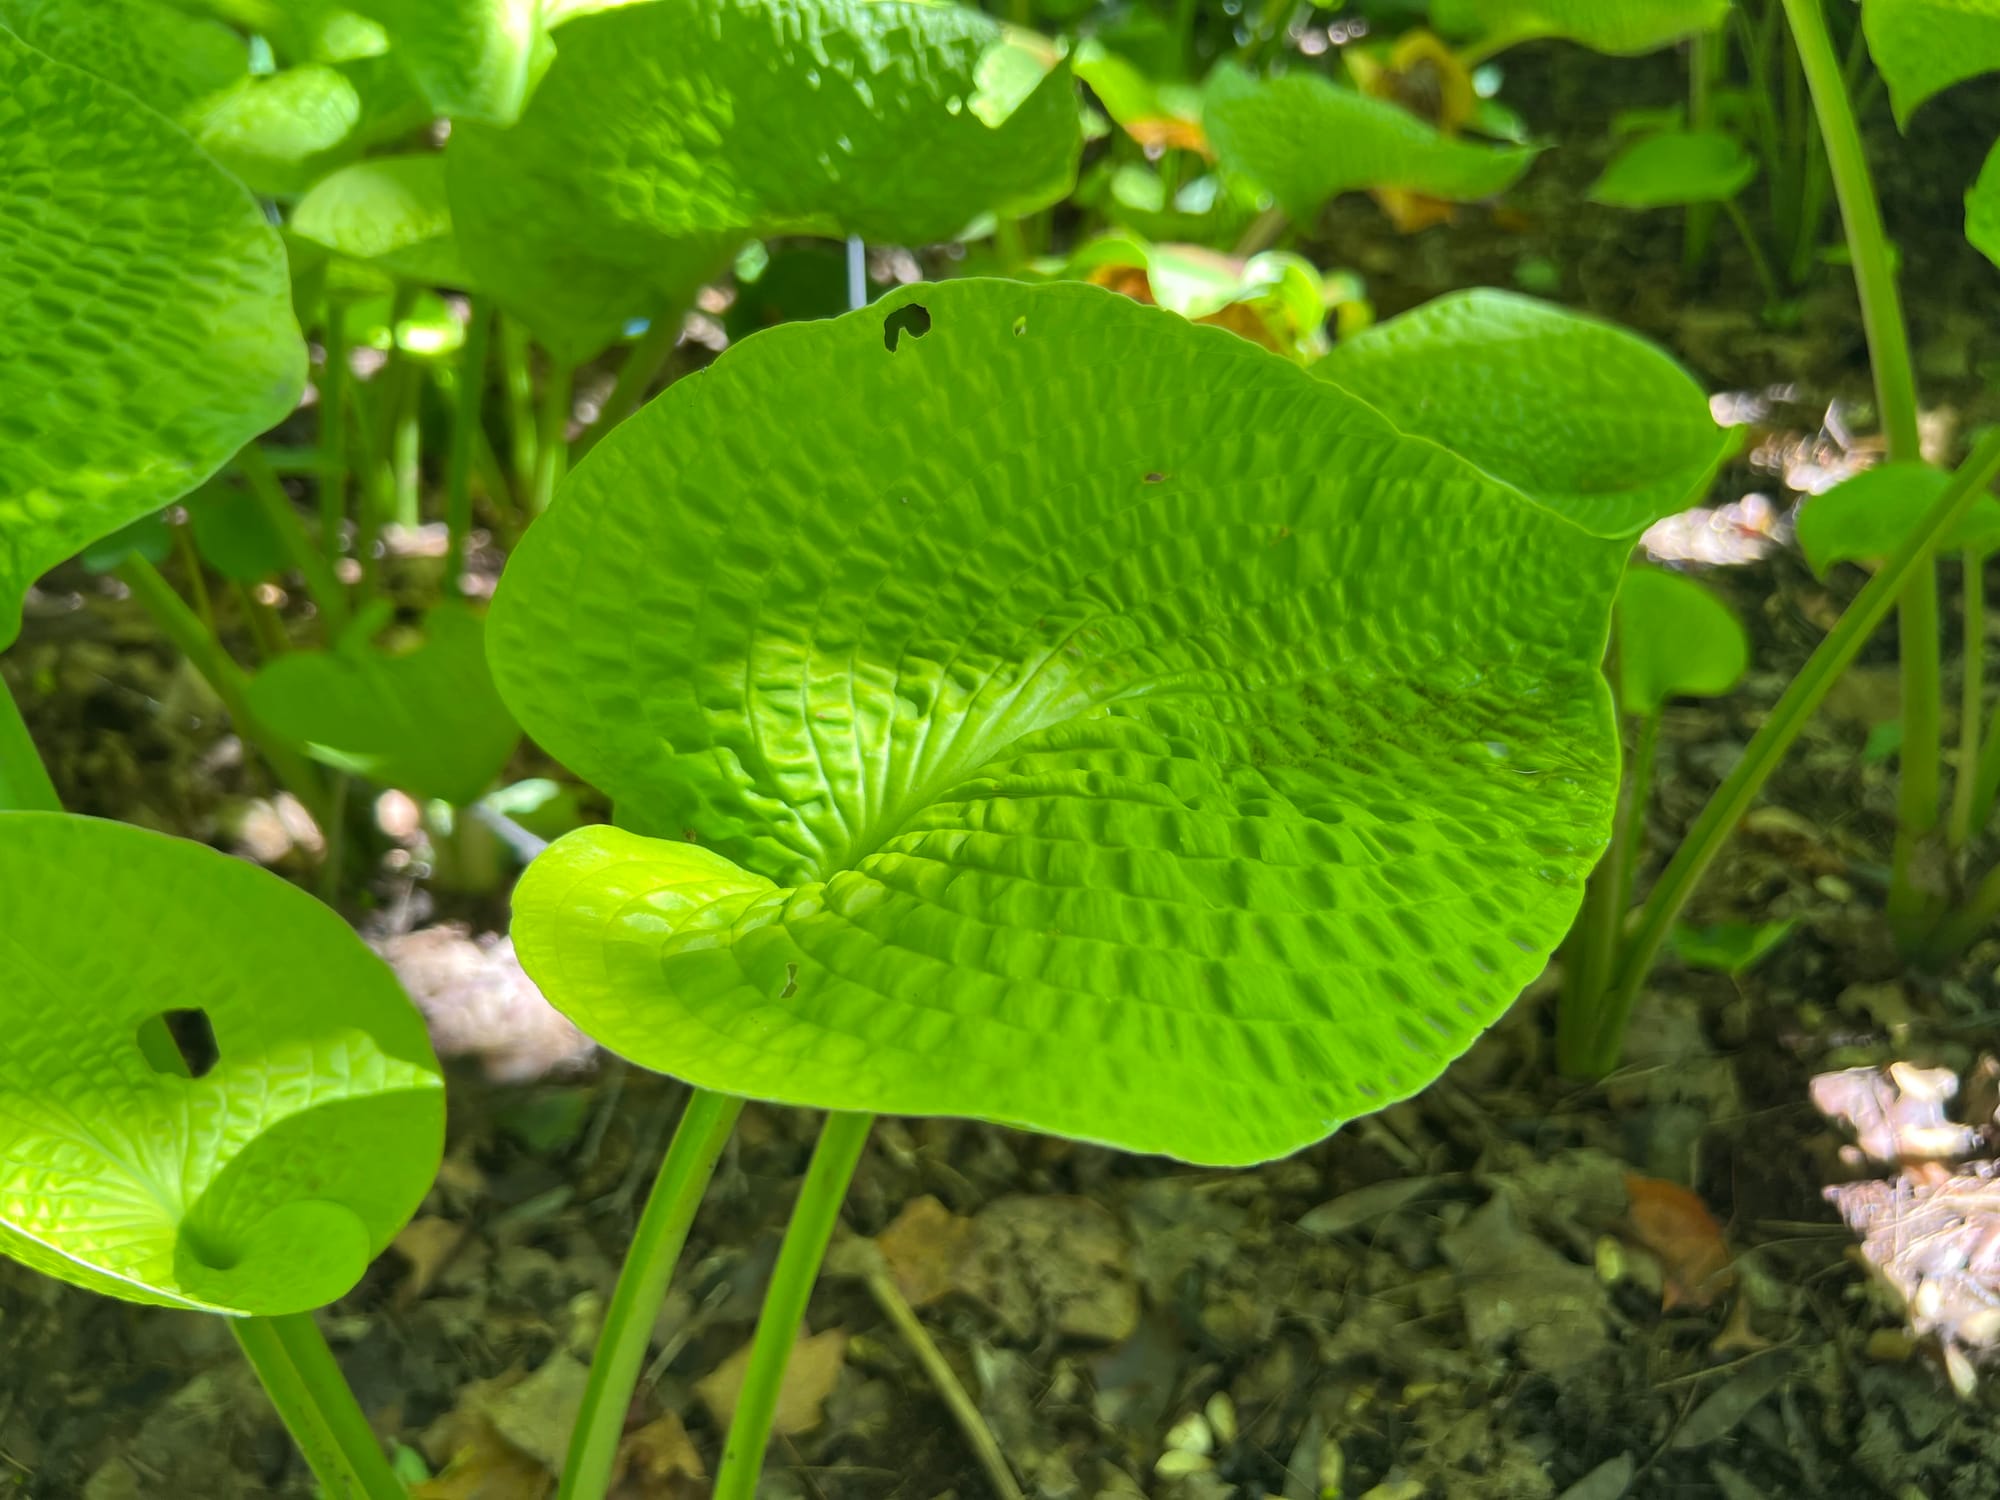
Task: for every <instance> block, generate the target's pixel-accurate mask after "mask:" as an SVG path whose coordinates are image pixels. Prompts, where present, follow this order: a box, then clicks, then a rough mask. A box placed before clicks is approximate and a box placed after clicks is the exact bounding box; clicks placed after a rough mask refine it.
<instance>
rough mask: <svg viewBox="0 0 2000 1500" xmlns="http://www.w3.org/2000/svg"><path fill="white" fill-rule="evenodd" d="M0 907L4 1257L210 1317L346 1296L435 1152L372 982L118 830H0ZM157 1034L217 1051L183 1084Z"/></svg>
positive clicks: (224, 881)
mask: <svg viewBox="0 0 2000 1500" xmlns="http://www.w3.org/2000/svg"><path fill="white" fill-rule="evenodd" d="M0 890H4V891H6V893H7V916H6V921H5V923H4V924H0V1254H5V1255H9V1256H11V1257H13V1258H14V1259H16V1260H19V1261H22V1262H24V1263H25V1264H27V1265H29V1266H31V1267H33V1268H34V1269H36V1270H38V1271H44V1272H46V1273H47V1274H49V1275H51V1276H55V1277H59V1278H61V1279H62V1280H64V1281H70V1282H74V1283H75V1284H77V1285H79V1286H83V1287H87V1288H89V1289H90V1290H92V1291H98V1292H103V1293H105V1294H106V1295H109V1296H113V1297H122V1298H124V1299H125V1300H127V1301H133V1302H151V1303H158V1304H161V1305H165V1306H170V1307H197V1308H206V1309H210V1310H212V1311H219V1312H230V1313H244V1314H259V1315H268V1314H282V1313H291V1312H302V1311H304V1310H306V1309H307V1308H312V1307H318V1306H320V1305H321V1304H323V1303H326V1302H330V1301H332V1300H333V1299H334V1298H336V1297H339V1296H341V1295H343V1294H345V1293H346V1292H347V1291H349V1290H350V1289H352V1287H353V1286H354V1284H355V1283H356V1282H357V1281H358V1280H359V1279H360V1277H361V1274H362V1272H363V1271H364V1270H365V1269H366V1268H367V1265H368V1262H369V1261H370V1260H371V1259H372V1258H373V1257H374V1256H375V1255H377V1254H379V1253H380V1252H381V1251H382V1250H383V1249H384V1248H386V1247H387V1245H388V1243H389V1241H390V1239H391V1238H392V1237H393V1236H394V1235H395V1233H396V1232H397V1231H398V1230H399V1229H401V1228H402V1226H403V1224H404V1223H405V1222H406V1221H407V1220H408V1218H409V1216H410V1214H411V1213H413V1212H414V1211H415V1209H416V1207H417V1204H418V1203H419V1202H420V1201H421V1200H422V1198H423V1195H424V1192H425V1190H426V1189H427V1188H428V1187H429V1186H430V1182H431V1178H432V1177H433V1176H434V1175H435V1173H436V1170H437V1165H438V1159H439V1153H440V1152H441V1150H442V1149H443V1141H444V1091H443V1089H444V1086H443V1080H442V1079H441V1078H440V1076H439V1073H438V1067H437V1061H436V1059H435V1058H434V1057H433V1056H432V1055H431V1048H430V1041H429V1039H428V1038H427V1037H426V1036H425V1033H424V1024H423V1021H422V1019H421V1018H420V1017H419V1016H418V1015H417V1012H416V1011H415V1009H414V1008H413V1007H412V1006H411V1005H410V1003H409V1001H408V1000H407V999H406V998H404V996H403V993H402V991H401V990H400V989H399V988H398V987H397V984H396V981H395V978H394V976H392V975H391V974H390V972H389V970H388V968H387V967H386V966H385V965H384V964H383V963H382V962H381V960H380V959H378V958H376V957H375V955H374V954H372V953H371V952H369V951H368V949H367V947H366V946H365V945H364V944H363V943H362V942H361V940H360V939H359V938H358V937H356V936H355V935H354V933H353V932H352V931H351V930H349V929H348V927H347V926H346V924H345V923H344V922H342V921H341V919H340V918H339V917H338V916H336V915H335V914H334V913H333V912H332V911H330V910H328V909H327V908H326V907H324V906H322V905H320V904H319V903H318V902H317V901H314V900H313V899H312V898H311V897H310V896H308V895H307V894H306V893H305V892H303V891H300V890H298V889H296V888H295V887H293V886H290V885H287V884H286V883H285V882H284V881H282V880H279V879H278V878H277V877H276V876H274V875H271V874H269V873H268V872H266V871H264V870H260V869H258V868H257V867H256V866H254V865H251V864H248V863H245V862H244V861H241V860H237V859H232V858H229V857H228V856H226V855H223V854H219V853H217V852H215V851H214V850H211V849H206V848H203V847H202V846H200V845H198V844H192V843H189V842H187V841H186V840H183V839H173V838H168V837H166V836H164V835H162V834H157V833H152V832H149V831H147V830H145V829H140V828H133V827H131V826H129V825H126V824H122V823H106V822H100V821H98V820H97V819H94V818H79V817H72V816H68V815H65V814H61V813H22V812H8V813H0ZM172 1011H181V1012H190V1011H199V1012H201V1013H202V1014H203V1015H205V1016H206V1017H207V1021H208V1024H209V1026H210V1027H211V1028H212V1031H213V1037H214V1043H215V1056H214V1059H213V1067H212V1068H209V1069H208V1070H206V1071H204V1072H202V1073H201V1076H198V1077H194V1076H188V1072H187V1070H186V1069H182V1070H181V1071H178V1072H176V1071H174V1070H172V1069H165V1068H163V1067H162V1066H161V1062H160V1059H159V1058H158V1056H157V1055H156V1054H155V1055H149V1053H148V1051H147V1050H146V1045H145V1042H144V1035H145V1032H144V1028H145V1027H146V1026H147V1025H148V1023H157V1019H158V1018H159V1017H161V1016H162V1015H163V1014H165V1013H167V1012H172ZM158 1034H159V1036H160V1037H161V1038H162V1039H163V1040H164V1038H165V1037H166V1035H167V1033H166V1032H165V1030H164V1028H162V1029H161V1030H160V1032H159V1033H158Z"/></svg>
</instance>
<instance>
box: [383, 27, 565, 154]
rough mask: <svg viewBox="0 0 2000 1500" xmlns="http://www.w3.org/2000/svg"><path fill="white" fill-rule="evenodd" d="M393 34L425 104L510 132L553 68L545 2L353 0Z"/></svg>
mask: <svg viewBox="0 0 2000 1500" xmlns="http://www.w3.org/2000/svg"><path fill="white" fill-rule="evenodd" d="M350 3H351V4H352V5H353V6H354V8H355V9H356V10H358V11H360V12H361V13H362V14H363V15H366V16H369V17H371V18H373V19H374V20H376V21H377V22H379V23H380V24H381V25H382V27H383V28H384V29H385V30H386V31H387V32H388V34H389V40H390V43H391V46H392V49H393V53H394V56H395V57H396V60H397V61H398V62H400V63H401V64H402V65H403V68H404V71H405V72H407V73H408V74H409V75H410V78H411V79H412V81H413V82H414V83H415V84H416V86H417V89H418V91H419V92H420V93H421V94H422V95H423V97H424V99H425V101H426V102H427V103H428V104H429V105H430V107H431V108H432V109H433V110H434V111H435V112H436V113H438V114H440V115H444V116H447V117H449V118H451V119H453V120H476V121H480V122H482V123H484V124H488V125H511V124H513V123H514V121H515V120H517V119H519V118H520V115H521V107H522V105H523V104H524V103H526V101H527V98H528V91H529V90H530V89H532V88H533V87H534V83H535V79H536V77H537V76H538V75H539V74H540V72H541V70H542V69H543V68H545V67H546V66H547V65H548V61H549V56H550V47H549V39H548V35H547V33H546V32H545V31H544V30H543V23H542V16H541V10H542V4H541V0H350Z"/></svg>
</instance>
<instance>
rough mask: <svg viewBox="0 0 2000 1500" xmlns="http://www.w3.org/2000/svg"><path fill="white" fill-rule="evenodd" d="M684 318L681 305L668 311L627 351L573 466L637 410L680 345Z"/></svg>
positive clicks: (579, 439) (579, 445) (581, 435)
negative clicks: (668, 357)
mask: <svg viewBox="0 0 2000 1500" xmlns="http://www.w3.org/2000/svg"><path fill="white" fill-rule="evenodd" d="M683 317H684V312H683V310H682V308H680V307H679V306H675V307H670V308H668V309H667V310H666V311H665V312H663V313H661V314H660V316H658V317H657V318H655V319H653V321H652V322H651V323H650V324H649V325H647V328H646V331H645V332H644V333H642V334H641V335H639V338H638V340H637V341H636V342H635V343H634V344H633V345H632V347H631V348H630V349H628V350H626V351H625V362H624V363H623V364H621V365H619V367H618V380H617V383H616V384H614V385H613V386H612V387H611V394H610V395H609V396H606V397H605V398H604V407H603V409H602V410H601V411H599V412H598V414H597V420H596V421H595V422H592V423H591V424H590V425H589V426H588V427H586V428H585V429H584V430H583V431H582V432H581V433H579V434H578V435H577V439H576V445H575V451H574V452H572V453H571V455H570V462H571V463H574V462H576V461H577V460H578V459H580V458H582V457H583V455H584V454H586V453H588V452H589V451H590V450H591V449H592V448H595V447H596V446H597V445H598V443H599V442H600V441H601V440H602V439H603V437H604V436H605V434H606V433H608V432H610V431H611V429H612V428H614V427H616V426H617V425H618V424H619V423H620V422H622V421H624V420H625V419H626V418H627V417H629V416H630V415H631V414H632V412H633V411H634V410H635V409H636V408H637V407H638V405H639V400H640V398H641V397H643V396H644V395H645V394H646V387H647V386H649V385H651V384H652V383H653V377H654V376H656V375H658V374H659V373H660V367H661V366H662V365H664V364H665V363H666V362H667V356H668V355H670V354H672V353H673V352H674V345H675V344H677V343H679V342H680V338H681V322H682V320H683Z"/></svg>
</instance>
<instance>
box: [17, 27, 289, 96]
mask: <svg viewBox="0 0 2000 1500" xmlns="http://www.w3.org/2000/svg"><path fill="white" fill-rule="evenodd" d="M0 27H5V28H7V29H8V30H10V31H12V32H13V33H14V34H15V35H16V36H18V37H19V38H20V39H21V40H22V41H24V42H26V43H27V44H28V45H29V46H31V47H34V48H36V49H37V50H38V51H42V52H46V53H47V54H48V55H49V56H51V57H53V58H56V59H57V60H58V61H61V62H66V63H68V64H70V65H71V66H72V67H78V68H82V69H83V70H84V71H85V72H88V73H95V74H96V75H97V76H98V77H100V78H102V79H105V80H106V81H107V82H110V83H115V84H117V85H118V87H120V88H122V89H124V90H125V91H126V92H127V93H129V94H131V95H133V96H134V97H136V98H138V99H141V100H143V101H144V102H145V103H147V104H149V105H151V106H152V107H153V108H154V109H157V110H159V111H160V112H161V113H162V114H166V115H178V114H179V113H180V112H181V111H182V110H184V109H186V108H187V107H188V106H189V105H191V104H193V103H194V102H195V101H196V100H198V99H203V98H206V97H208V96H209V95H211V94H214V93H216V92H218V91H219V90H222V89H226V88H229V87H230V86H231V85H233V84H234V83H236V82H237V80H239V79H241V78H242V77H243V76H244V75H245V74H246V72H247V71H248V70H249V66H250V54H249V50H248V49H247V48H246V47H245V46H244V43H243V39H242V38H241V37H239V36H237V35H236V34H235V33H234V32H232V31H231V30H230V29H229V28H228V27H227V26H222V25H219V24H218V23H216V22H214V21H209V20H202V19H200V18H198V17H195V16H190V15H189V14H187V12H185V11H183V10H177V9H176V8H175V7H174V6H172V5H170V4H168V3H167V0H0Z"/></svg>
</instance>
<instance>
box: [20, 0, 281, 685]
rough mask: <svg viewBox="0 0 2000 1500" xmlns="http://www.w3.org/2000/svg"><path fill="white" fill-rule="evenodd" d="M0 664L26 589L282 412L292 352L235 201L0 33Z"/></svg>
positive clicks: (126, 105) (140, 109) (256, 240)
mask: <svg viewBox="0 0 2000 1500" xmlns="http://www.w3.org/2000/svg"><path fill="white" fill-rule="evenodd" d="M0 225H4V226H5V228H4V230H0V647H4V646H6V645H7V644H9V643H10V642H11V641H12V640H13V639H14V636H15V635H16V633H17V632H18V631H19V629H20V607H21V599H22V597H23V596H24V595H25V594H26V592H27V589H28V585H29V584H31V583H33V582H34V581H35V579H36V578H37V577H38V576H39V575H40V574H42V573H43V572H45V571H47V570H48V569H49V568H51V567H53V566H54V565H55V564H57V563H59V562H61V561H62V560H63V559H64V558H65V557H68V556H70V555H72V554H73V553H75V552H77V551H78V550H79V549H81V548H82V547H84V546H85V545H86V544H88V543H90V542H92V541H95V540H96V539H97V538H99V537H102V536H108V535H109V534H110V533H112V532H114V531H116V530H117V529H118V528H119V527H121V526H123V525H125V524H127V523H128V522H131V521H135V520H137V519H138V518H139V517H141V516H143V515H145V514H146V513H147V512H148V511H150V510H157V509H158V508H159V507H161V506H163V505H165V504H166V503H167V502H168V501H170V500H173V499H174V498H175V497H177V496H179V495H182V494H185V493H186V492H187V491H188V490H191V489H193V488H194V487H195V486H196V485H197V484H199V483H200V482H201V481H202V480H204V479H206V478H207V477H208V476H209V475H210V474H212V473H213V472H215V470H216V469H217V468H219V467H220V466H221V465H222V464H223V463H224V462H225V461H226V460H227V459H228V458H229V457H230V456H231V455H232V454H234V453H235V452H236V450H237V449H238V448H240V447H242V445H243V444H244V443H245V442H247V441H248V440H249V439H251V438H252V437H254V436H256V434H258V433H259V432H262V431H263V430H264V429H265V428H266V427H269V426H270V425H271V424H273V423H274V422H276V421H277V420H278V419H279V418H280V417H282V416H284V415H285V413H286V412H288V411H290V410H291V409H292V406H293V404H294V403H295V402H296V401H297V399H298V395H299V392H300V391H301V390H302V389H303V388H304V384H305V372H306V352H305V345H304V343H303V342H302V341H301V340H300V338H299V334H298V328H297V325H296V324H295V323H294V322H293V321H292V313H291V301H290V283H289V279H288V277H287V274H286V269H285V252H284V247H283V245H281V244H280V243H279V240H278V236H277V234H276V232H275V231H274V230H272V228H271V227H270V226H269V225H268V224H267V223H266V222H265V221H264V217H263V214H262V213H261V212H260V211H259V210H258V208H257V205H256V203H255V202H254V201H252V199H251V198H250V195H249V194H247V193H246V192H244V191H243V189H242V187H241V186H240V185H238V184H237V183H235V182H232V181H230V179H229V178H228V177H227V176H226V175H225V174H224V173H222V172H221V171H219V170H218V169H217V168H216V166H215V165H214V164H213V163H212V162H210V161H208V160H207V159H206V158H204V157H203V156H202V154H201V153H200V152H199V151H197V150H196V149H195V148H194V146H193V145H192V144H191V143H190V142H189V140H188V138H187V136H186V135H184V134H183V133H182V132H181V131H180V130H179V129H177V128H176V127H175V126H174V125H172V124H171V123H169V122H168V121H167V120H166V119H165V118H164V117H162V116H160V115H157V114H155V113H153V111H151V110H149V109H147V108H146V107H145V106H144V105H142V104H140V103H138V102H137V101H136V100H135V99H133V98H132V96H131V95H129V94H127V93H125V92H124V91H123V90H121V89H119V88H117V87H115V86H113V85H112V84H109V83H107V82H105V81H104V80H103V79H101V78H97V77H95V76H93V75H92V74H89V73H85V72H82V71H80V70H79V69H76V68H72V67H70V66H68V65H67V64H64V63H59V62H56V61H54V60H53V59H51V58H49V57H47V56H45V55H44V54H42V53H40V52H37V51H36V50H35V49H33V48H32V47H29V46H27V45H26V44H25V43H23V42H21V41H20V40H18V39H17V38H16V37H14V36H13V35H12V34H11V33H10V32H7V31H5V30H0Z"/></svg>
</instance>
